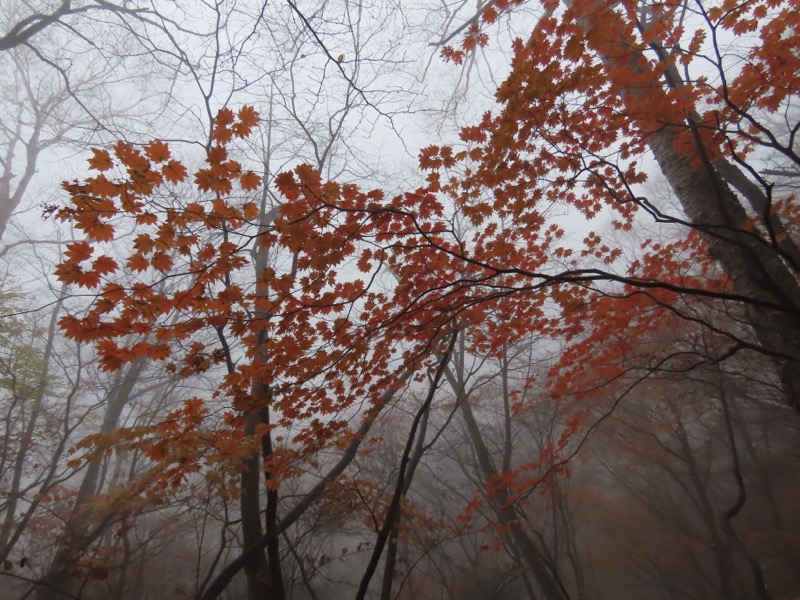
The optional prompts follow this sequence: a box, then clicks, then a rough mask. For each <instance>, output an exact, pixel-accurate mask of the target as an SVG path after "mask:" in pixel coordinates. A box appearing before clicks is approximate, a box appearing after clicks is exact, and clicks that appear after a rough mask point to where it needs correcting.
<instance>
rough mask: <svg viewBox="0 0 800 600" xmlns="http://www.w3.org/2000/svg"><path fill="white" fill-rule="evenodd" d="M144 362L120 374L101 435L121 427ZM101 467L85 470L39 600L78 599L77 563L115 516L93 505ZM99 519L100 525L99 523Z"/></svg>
mask: <svg viewBox="0 0 800 600" xmlns="http://www.w3.org/2000/svg"><path fill="white" fill-rule="evenodd" d="M144 366H145V362H144V361H143V360H141V359H140V360H137V361H135V362H134V363H132V364H131V366H130V368H129V369H128V370H127V372H125V373H124V375H123V372H122V371H119V372H118V373H117V376H116V378H115V381H114V386H113V389H112V391H111V394H110V397H109V400H108V407H107V408H106V413H105V415H104V417H103V424H102V425H101V428H100V433H111V432H112V431H114V430H115V429H116V428H117V426H118V423H119V418H120V415H121V414H122V410H123V408H124V407H125V405H126V404H127V403H128V400H129V399H130V397H131V394H132V392H133V389H134V387H135V385H136V383H137V381H138V380H139V377H140V375H141V373H142V371H143V370H144ZM101 470H102V466H101V464H100V462H99V461H93V462H90V463H89V465H88V466H87V468H86V474H85V475H84V477H83V481H82V482H81V486H80V488H79V490H78V495H77V497H76V498H75V506H74V507H73V509H72V513H71V514H70V517H69V519H68V520H67V523H66V526H65V528H64V531H63V533H62V534H61V537H60V540H59V542H58V548H57V550H56V553H55V556H54V557H53V560H52V562H51V563H50V566H49V567H48V569H47V572H46V574H45V576H44V578H42V580H41V582H40V587H39V589H38V591H37V593H36V599H37V600H63V599H64V598H69V597H71V596H76V595H77V594H78V592H79V590H80V587H81V584H82V581H83V579H84V578H83V577H79V576H78V574H77V566H78V561H79V560H80V557H81V554H83V553H84V552H85V551H86V550H87V549H88V548H89V546H91V544H92V543H93V542H94V541H95V540H96V539H97V538H98V537H99V536H100V535H101V534H102V533H103V530H104V529H105V527H106V526H107V525H108V523H109V521H110V519H113V518H114V516H115V515H113V514H105V515H96V514H94V512H93V511H92V507H91V502H92V500H93V498H94V496H95V495H96V494H97V493H98V492H99V491H100V486H101V485H102V481H101V477H100V474H101ZM98 518H99V519H100V520H99V521H98V520H97V519H98Z"/></svg>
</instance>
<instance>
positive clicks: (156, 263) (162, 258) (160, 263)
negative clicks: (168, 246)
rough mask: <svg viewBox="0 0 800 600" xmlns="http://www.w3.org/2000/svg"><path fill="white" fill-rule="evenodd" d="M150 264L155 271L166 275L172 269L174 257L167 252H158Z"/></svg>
mask: <svg viewBox="0 0 800 600" xmlns="http://www.w3.org/2000/svg"><path fill="white" fill-rule="evenodd" d="M150 264H151V265H153V268H154V269H156V270H158V271H161V272H162V273H166V272H168V271H169V270H170V269H171V268H172V257H171V256H170V255H169V254H167V253H166V252H156V253H155V254H153V257H152V258H151V259H150Z"/></svg>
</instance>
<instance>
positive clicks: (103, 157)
mask: <svg viewBox="0 0 800 600" xmlns="http://www.w3.org/2000/svg"><path fill="white" fill-rule="evenodd" d="M92 153H93V154H94V156H92V158H90V159H89V167H90V168H92V169H95V170H96V171H108V170H109V169H110V168H111V167H113V166H114V163H113V161H112V160H111V155H110V154H109V153H108V150H101V149H99V148H92Z"/></svg>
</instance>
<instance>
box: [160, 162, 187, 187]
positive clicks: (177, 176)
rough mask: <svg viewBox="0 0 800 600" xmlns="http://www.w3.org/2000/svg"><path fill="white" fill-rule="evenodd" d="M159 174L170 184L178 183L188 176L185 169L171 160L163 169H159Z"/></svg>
mask: <svg viewBox="0 0 800 600" xmlns="http://www.w3.org/2000/svg"><path fill="white" fill-rule="evenodd" d="M161 173H162V174H163V175H164V178H165V179H166V180H167V181H169V182H170V183H180V182H181V181H183V180H184V179H186V176H187V175H188V172H187V171H186V167H184V166H183V165H182V164H181V163H180V162H178V161H177V160H171V161H169V162H168V163H167V164H165V165H164V166H163V167H161Z"/></svg>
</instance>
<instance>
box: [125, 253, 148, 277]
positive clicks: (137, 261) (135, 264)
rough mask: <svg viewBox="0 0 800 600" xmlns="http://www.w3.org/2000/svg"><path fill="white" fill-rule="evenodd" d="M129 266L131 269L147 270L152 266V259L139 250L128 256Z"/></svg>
mask: <svg viewBox="0 0 800 600" xmlns="http://www.w3.org/2000/svg"><path fill="white" fill-rule="evenodd" d="M127 266H128V268H129V269H130V270H131V271H138V272H141V271H146V270H147V269H149V268H150V261H148V260H147V259H146V258H145V257H144V256H142V255H141V254H139V253H138V252H137V253H136V254H133V255H131V257H130V258H128V263H127Z"/></svg>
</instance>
